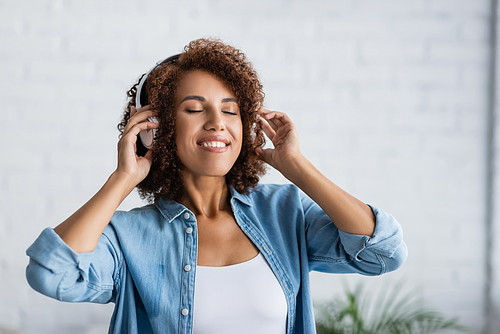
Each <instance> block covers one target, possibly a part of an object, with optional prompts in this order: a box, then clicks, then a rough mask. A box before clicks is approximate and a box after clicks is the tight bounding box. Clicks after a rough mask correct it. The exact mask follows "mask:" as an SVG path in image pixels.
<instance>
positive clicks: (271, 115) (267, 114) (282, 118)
mask: <svg viewBox="0 0 500 334" xmlns="http://www.w3.org/2000/svg"><path fill="white" fill-rule="evenodd" d="M260 114H261V116H262V117H263V118H264V119H265V120H267V121H268V122H269V124H271V126H273V128H274V130H276V128H278V127H280V126H283V125H285V124H286V123H288V122H291V119H290V118H289V117H288V115H287V114H285V113H284V112H280V111H271V110H268V109H261V110H260ZM275 127H276V128H275Z"/></svg>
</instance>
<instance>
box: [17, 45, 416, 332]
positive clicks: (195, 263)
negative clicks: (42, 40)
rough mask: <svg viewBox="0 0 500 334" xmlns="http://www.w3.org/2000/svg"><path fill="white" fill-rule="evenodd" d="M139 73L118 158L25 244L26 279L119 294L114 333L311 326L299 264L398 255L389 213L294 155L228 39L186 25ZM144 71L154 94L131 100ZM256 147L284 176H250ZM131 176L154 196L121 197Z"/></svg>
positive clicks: (67, 290)
mask: <svg viewBox="0 0 500 334" xmlns="http://www.w3.org/2000/svg"><path fill="white" fill-rule="evenodd" d="M146 77H147V80H146ZM146 77H144V80H142V82H139V83H138V84H136V85H135V86H134V87H132V89H131V90H130V91H129V96H130V98H131V99H130V102H129V104H128V107H127V109H126V111H125V114H124V118H123V120H122V122H121V124H120V125H119V128H120V129H121V131H122V136H121V139H120V141H119V143H118V166H117V168H116V170H115V172H114V173H112V175H111V176H110V177H109V179H108V181H107V182H106V183H105V184H104V186H103V187H102V188H101V189H100V190H99V191H98V192H97V194H96V195H95V196H94V197H93V198H92V199H90V200H89V202H87V203H86V204H85V205H84V206H83V207H82V208H80V209H79V210H78V211H77V212H75V213H74V214H73V215H72V216H71V217H69V218H68V219H67V220H66V221H64V222H63V223H61V224H60V225H59V226H57V227H56V228H55V229H51V228H47V229H45V230H44V231H43V232H42V234H41V235H40V236H39V238H38V239H37V240H36V241H35V242H34V244H33V245H32V246H31V247H30V248H29V249H28V251H27V254H28V256H30V263H29V265H28V268H27V279H28V282H29V283H30V285H31V286H32V287H33V288H34V289H35V290H37V291H39V292H41V293H43V294H45V295H47V296H50V297H53V298H56V299H59V300H64V301H75V302H76V301H79V302H82V301H89V302H97V303H108V302H114V303H115V304H116V307H115V311H114V313H113V316H112V319H111V325H110V329H109V333H192V332H193V333H281V334H283V333H313V332H315V327H314V317H313V311H312V300H311V293H310V286H309V271H311V270H317V271H322V272H329V273H361V274H365V275H379V274H382V273H385V272H388V271H391V270H395V269H397V268H398V267H399V266H400V265H401V264H402V263H403V262H404V261H405V259H406V256H407V249H406V246H405V244H404V243H403V240H402V231H401V227H400V225H399V224H398V223H397V222H396V220H395V219H394V218H393V217H392V216H390V215H389V214H387V213H385V212H384V211H382V210H379V209H377V208H375V207H370V206H368V205H366V204H364V203H362V202H360V201H359V200H357V199H356V198H354V197H352V196H351V195H349V194H347V193H346V192H344V191H343V190H341V189H340V188H339V187H337V186H336V185H335V184H334V183H333V182H331V181H330V180H328V179H327V178H326V177H325V176H323V175H322V174H321V173H320V172H319V171H318V170H317V169H316V168H315V167H314V166H313V165H312V164H311V163H310V162H309V161H308V160H307V159H306V158H304V156H303V155H302V154H301V152H300V149H299V140H298V134H297V128H296V126H295V125H294V124H293V123H292V121H291V120H290V118H289V117H288V116H287V115H286V114H284V113H280V112H276V111H269V110H266V109H263V108H262V103H263V98H264V94H263V92H262V86H261V84H260V82H259V80H258V78H257V75H256V73H255V71H254V70H253V68H252V66H251V64H250V63H249V62H248V61H247V60H246V58H245V56H244V55H243V54H242V53H241V52H240V51H239V50H237V49H235V48H233V47H230V46H228V45H225V44H223V43H222V42H220V41H218V40H210V39H209V40H207V39H200V40H196V41H193V42H191V43H190V44H189V45H188V46H186V48H185V50H184V52H183V53H182V54H181V55H180V56H179V57H174V58H173V59H170V60H168V61H166V62H164V63H162V64H161V65H159V66H157V67H155V68H154V69H153V70H152V71H151V73H150V74H149V75H146ZM144 81H145V82H146V84H145V87H146V90H145V91H146V93H147V98H148V100H149V102H148V103H149V105H146V106H143V107H140V108H136V107H135V106H136V105H137V106H142V105H145V103H143V102H142V92H143V91H144V89H141V87H142V86H143V84H144ZM138 89H139V90H140V91H141V92H140V93H139V92H138ZM138 99H140V101H141V103H137V102H138V101H137V100H138ZM153 117H156V119H157V121H155V122H153ZM147 130H150V131H151V130H155V131H157V133H156V139H155V142H154V144H153V145H152V147H151V149H150V150H145V151H144V152H142V154H144V156H140V155H142V154H139V155H138V154H137V152H138V149H139V148H138V147H139V144H137V140H138V137H141V136H139V133H140V132H141V131H147ZM262 132H264V133H265V134H266V135H267V136H268V137H269V138H270V139H271V140H272V142H273V144H274V148H272V149H263V148H262V147H263V145H264V142H265V140H264V137H263V133H262ZM143 134H144V132H143ZM263 161H264V162H266V163H268V164H270V165H271V166H273V167H274V168H276V169H277V170H279V171H280V172H281V173H282V174H283V175H284V176H285V177H286V178H287V179H288V180H290V181H291V182H292V183H293V184H292V185H261V184H258V181H259V176H261V175H262V174H263V173H264V165H263ZM135 187H137V188H138V189H139V192H140V194H141V196H142V197H143V198H146V199H148V200H149V202H150V203H151V204H150V205H148V206H145V207H142V208H137V209H134V210H132V211H130V212H120V211H116V209H117V207H118V206H119V205H120V203H121V202H122V201H123V200H124V199H125V198H126V197H127V195H128V194H129V193H130V192H131V191H132V190H133V189H134V188H135ZM299 188H300V189H301V190H299ZM304 193H305V194H304Z"/></svg>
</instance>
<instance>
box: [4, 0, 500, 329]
mask: <svg viewBox="0 0 500 334" xmlns="http://www.w3.org/2000/svg"><path fill="white" fill-rule="evenodd" d="M495 1H496V0H493V1H492V0H380V1H372V0H331V1H321V0H307V1H305V0H304V1H299V0H295V1H293V0H290V1H285V0H274V1H269V0H252V1H231V0H192V1H160V0H157V1H155V0H144V1H139V0H120V1H117V0H109V1H97V0H87V1H76V0H74V1H71V0H21V1H19V0H0V105H1V122H0V128H1V131H0V140H1V142H2V144H1V147H2V149H1V158H0V328H1V327H4V328H10V329H14V330H17V331H18V332H19V333H26V334H34V333H37V334H38V333H42V334H45V333H61V334H65V333H68V334H69V333H72V334H75V333H76V334H94V333H95V334H97V333H105V332H106V331H107V327H108V323H109V319H110V317H111V313H112V311H113V305H93V304H68V303H61V302H58V301H55V300H51V299H49V298H47V297H45V296H42V295H40V294H38V293H36V292H35V291H33V290H32V289H31V288H30V287H29V286H28V284H27V283H26V279H25V274H24V273H25V267H26V265H27V263H28V257H27V256H26V255H25V250H26V249H27V248H28V247H29V245H30V244H31V243H32V242H33V241H34V240H35V239H36V237H37V236H38V235H39V233H40V232H41V231H42V230H43V229H44V228H45V227H48V226H49V227H55V226H57V225H58V224H59V223H60V222H62V221H63V220H64V219H66V218H67V217H68V216H69V215H70V214H71V213H73V212H74V211H75V210H76V209H78V208H79V207H80V206H81V205H82V204H83V203H84V202H86V201H87V200H88V199H89V198H90V197H91V196H92V195H93V194H94V193H95V192H96V191H97V190H98V189H99V188H100V186H101V185H102V184H103V183H104V182H105V181H106V179H107V177H108V176H109V175H110V174H111V173H112V172H113V170H114V168H115V166H116V143H117V140H118V131H117V129H116V124H117V123H118V122H119V120H120V118H121V114H122V111H123V108H124V106H125V103H126V94H125V92H126V91H127V90H128V89H129V87H130V86H131V85H132V84H133V83H134V82H135V81H136V80H137V78H138V77H139V76H140V75H141V74H142V73H144V72H146V71H147V70H148V69H149V68H151V67H152V66H153V65H154V64H155V62H156V61H158V60H161V59H164V58H166V57H168V56H170V55H173V54H175V53H178V52H181V51H182V48H183V47H184V45H186V44H187V43H188V42H189V41H191V40H193V39H197V38H200V37H209V36H213V37H219V38H221V39H222V40H223V41H225V42H227V43H229V44H232V45H234V46H236V47H238V48H240V49H242V50H243V51H244V52H245V53H246V55H247V56H248V58H249V59H250V61H251V62H252V63H253V64H254V67H255V68H256V69H257V71H258V73H259V75H260V78H261V80H262V82H263V84H264V90H265V92H266V102H265V106H266V107H267V108H269V109H273V110H280V111H284V112H286V113H288V114H289V115H290V116H291V118H292V120H294V122H295V123H296V124H297V125H298V127H299V131H300V132H299V133H300V136H301V149H302V151H303V153H304V155H305V156H306V157H307V158H309V160H311V161H312V162H313V163H314V164H315V165H316V166H317V167H318V168H319V169H320V170H321V171H322V172H323V173H324V174H325V175H327V176H328V177H329V178H330V179H331V180H333V181H334V182H335V183H337V184H338V185H339V186H341V187H342V188H344V189H345V190H347V191H348V192H350V193H351V194H353V195H354V196H356V197H358V198H359V199H361V200H362V201H365V202H366V203H370V204H373V205H376V206H378V207H381V208H383V209H385V210H386V211H388V212H390V213H392V214H393V215H394V216H395V217H396V218H397V219H398V220H399V221H400V223H401V225H402V226H403V229H404V233H405V241H406V243H407V245H408V248H409V258H408V260H407V262H406V263H405V264H404V265H403V267H402V268H401V269H400V270H398V271H396V272H394V273H390V274H386V275H383V276H381V277H362V276H359V275H347V276H339V275H325V274H318V273H312V274H311V276H312V284H313V285H312V289H313V297H314V300H315V302H318V303H319V302H323V301H327V300H331V299H332V298H333V297H334V296H335V295H337V294H338V293H341V292H342V290H343V287H342V280H345V281H346V282H348V284H349V285H350V286H352V287H354V286H355V285H356V284H357V283H359V282H361V283H363V284H364V286H365V288H366V289H367V290H368V291H378V290H379V289H380V288H381V287H387V286H391V285H394V284H395V282H398V281H400V280H404V281H405V282H406V284H405V287H406V288H407V289H417V291H419V294H420V296H421V297H422V298H423V300H424V302H425V304H426V305H429V306H430V307H432V308H434V309H437V310H439V311H441V312H443V313H444V314H445V315H447V316H449V317H459V319H460V322H461V323H462V324H465V325H467V326H470V327H471V328H472V329H473V332H474V333H488V334H491V333H498V332H499V330H498V328H500V326H499V325H498V324H496V323H495V321H498V319H499V318H500V317H499V316H500V313H499V306H500V290H499V287H498V286H499V283H500V279H499V277H498V273H499V272H500V250H499V249H498V246H497V244H496V243H497V242H498V241H499V240H498V237H499V236H500V233H499V227H500V218H499V213H498V211H497V210H498V208H499V206H498V204H500V203H499V195H500V186H499V181H498V178H497V179H495V177H494V176H495V173H496V176H498V171H499V166H500V164H499V162H500V161H499V155H498V148H499V147H500V140H499V137H500V136H499V135H498V130H500V126H499V123H498V119H499V118H500V115H499V111H498V107H497V105H496V103H495V101H496V97H497V96H498V95H499V94H498V93H499V92H500V91H499V90H498V89H497V88H496V87H497V85H496V81H497V75H496V60H497V59H496V58H497V56H496V50H497V43H496V39H495V35H494V34H492V33H491V32H490V29H491V27H496V14H495V15H493V13H494V10H495V8H496V7H495V5H496V4H495ZM495 119H497V122H496V123H494V121H495ZM495 133H496V134H497V135H496V137H495ZM495 138H496V139H495ZM262 182H264V183H286V182H287V180H286V179H284V178H283V177H282V176H281V175H280V174H279V173H278V172H276V171H274V170H272V169H271V168H269V172H268V174H267V175H266V176H265V177H264V178H263V180H262ZM139 205H143V202H142V201H141V200H140V199H139V197H138V195H137V194H136V193H133V194H131V195H130V196H129V198H128V199H127V200H126V201H125V202H124V203H123V204H122V206H121V209H124V210H128V209H130V208H133V207H135V206H139Z"/></svg>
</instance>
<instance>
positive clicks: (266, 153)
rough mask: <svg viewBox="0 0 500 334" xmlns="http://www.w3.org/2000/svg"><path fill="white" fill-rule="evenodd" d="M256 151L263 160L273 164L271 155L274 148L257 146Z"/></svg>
mask: <svg viewBox="0 0 500 334" xmlns="http://www.w3.org/2000/svg"><path fill="white" fill-rule="evenodd" d="M255 151H256V152H257V154H258V155H259V158H260V159H261V160H262V161H264V162H267V163H268V164H270V165H271V161H272V160H271V155H272V151H273V149H271V148H266V149H263V148H260V147H257V148H256V149H255Z"/></svg>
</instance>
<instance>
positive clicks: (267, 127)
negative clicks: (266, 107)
mask: <svg viewBox="0 0 500 334" xmlns="http://www.w3.org/2000/svg"><path fill="white" fill-rule="evenodd" d="M262 130H263V131H264V133H265V134H266V136H268V137H269V139H271V140H273V138H274V136H276V131H275V129H273V128H272V127H271V125H269V123H268V122H267V121H266V120H265V119H262Z"/></svg>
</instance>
